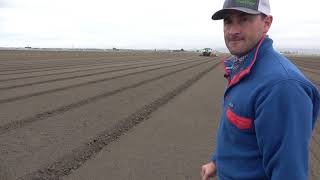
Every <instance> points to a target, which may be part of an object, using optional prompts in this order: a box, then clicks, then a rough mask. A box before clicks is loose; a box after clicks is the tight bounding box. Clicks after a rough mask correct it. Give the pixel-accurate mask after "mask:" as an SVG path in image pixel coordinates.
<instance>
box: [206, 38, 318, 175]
mask: <svg viewBox="0 0 320 180" xmlns="http://www.w3.org/2000/svg"><path fill="white" fill-rule="evenodd" d="M223 62H224V65H225V70H226V74H227V78H228V80H229V83H228V86H227V88H226V90H225V93H224V102H223V111H222V115H221V120H220V125H219V129H218V132H217V144H216V152H215V153H214V155H213V156H212V160H213V161H214V162H215V163H216V165H217V174H218V177H219V180H231V179H234V180H266V179H270V180H284V179H290V180H307V179H308V164H309V163H308V155H309V154H308V152H309V151H308V148H309V144H310V140H311V136H312V130H313V128H314V127H315V122H316V120H317V116H318V112H319V98H320V95H319V91H318V89H317V88H316V86H315V85H313V83H312V82H310V81H309V80H308V79H307V78H306V77H305V76H304V75H303V74H302V73H301V72H300V71H299V70H298V69H297V67H296V66H295V65H293V64H292V63H291V62H290V61H289V60H288V59H287V58H285V57H284V56H282V55H281V54H279V53H278V52H276V51H275V50H274V49H273V47H272V40H271V39H270V38H269V37H265V38H263V39H262V40H261V41H260V43H259V44H258V45H257V47H255V48H254V49H253V50H251V51H250V52H249V54H248V56H247V58H246V59H245V61H244V64H243V65H242V66H241V67H240V70H239V71H238V72H232V71H231V66H232V64H233V61H231V60H230V59H226V60H224V61H223Z"/></svg>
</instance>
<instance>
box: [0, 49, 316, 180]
mask: <svg viewBox="0 0 320 180" xmlns="http://www.w3.org/2000/svg"><path fill="white" fill-rule="evenodd" d="M290 58H291V59H292V60H293V62H294V63H295V64H296V65H297V66H298V67H299V68H300V69H301V70H302V71H303V72H304V74H305V75H306V76H307V77H309V78H310V80H312V81H313V82H314V84H316V85H317V86H318V87H320V72H319V69H320V57H316V56H292V57H290ZM225 85H226V80H225V79H224V78H223V67H221V64H220V58H219V57H202V56H199V55H198V54H196V53H190V52H152V51H149V52H148V51H128V52H121V51H120V52H103V51H35V50H26V51H24V50H2V51H0V160H1V161H0V162H1V164H0V179H8V180H10V179H25V180H31V179H32V180H33V179H63V180H78V179H79V180H88V179H94V180H100V179H101V180H106V179H110V180H114V179H117V180H118V179H121V180H122V179H137V180H143V179H174V180H176V179H200V167H201V165H202V164H204V163H206V162H207V161H209V160H210V156H211V153H212V152H213V150H214V149H215V135H216V132H215V131H216V129H217V126H218V123H219V117H220V108H221V99H222V96H223V91H224V87H225ZM319 152H320V123H318V124H317V126H316V128H315V130H314V133H313V137H312V143H311V147H310V159H311V161H310V167H311V168H310V176H311V177H310V179H313V180H316V179H320V153H319Z"/></svg>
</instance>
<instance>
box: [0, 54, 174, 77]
mask: <svg viewBox="0 0 320 180" xmlns="http://www.w3.org/2000/svg"><path fill="white" fill-rule="evenodd" d="M166 60H170V59H164V60H161V61H160V62H165V61H166ZM171 60H172V59H171ZM158 62H159V61H158ZM170 62H177V61H170ZM147 63H149V64H150V61H143V62H136V63H126V64H113V65H109V63H107V64H99V65H94V66H86V67H85V68H84V69H80V70H79V69H78V70H72V71H66V72H55V73H48V72H47V71H46V74H40V75H30V76H22V77H15V78H8V79H0V82H6V81H12V80H21V79H29V78H38V77H46V76H53V75H63V74H70V73H76V72H86V71H91V70H99V69H107V68H113V67H120V66H130V65H137V64H147ZM104 65H109V66H104ZM96 66H97V67H96ZM101 66H102V67H101ZM73 69H76V68H73ZM59 70H60V69H59ZM59 70H55V71H59Z"/></svg>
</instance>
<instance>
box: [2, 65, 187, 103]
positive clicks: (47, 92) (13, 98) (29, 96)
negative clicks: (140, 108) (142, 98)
mask: <svg viewBox="0 0 320 180" xmlns="http://www.w3.org/2000/svg"><path fill="white" fill-rule="evenodd" d="M187 63H190V62H183V63H179V64H175V65H168V66H162V67H158V68H152V69H147V70H143V71H138V72H133V73H128V74H124V75H119V76H114V77H109V78H103V79H98V80H94V81H89V82H84V83H80V84H75V85H71V86H66V87H62V88H56V89H50V90H46V91H40V92H36V93H31V94H26V95H22V96H16V97H11V98H6V99H1V100H0V104H3V103H9V102H14V101H18V100H22V99H26V98H31V97H35V96H40V95H43V94H49V93H55V92H58V91H64V90H68V89H72V88H76V87H81V86H86V85H91V84H96V83H100V82H105V81H110V80H114V79H118V78H123V77H127V76H132V75H136V74H141V73H145V72H150V71H154V70H159V69H163V68H169V67H174V66H178V65H182V64H187Z"/></svg>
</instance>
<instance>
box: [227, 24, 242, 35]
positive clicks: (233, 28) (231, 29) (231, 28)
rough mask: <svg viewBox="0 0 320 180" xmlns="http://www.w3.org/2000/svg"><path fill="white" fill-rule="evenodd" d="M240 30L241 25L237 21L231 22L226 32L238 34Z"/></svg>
mask: <svg viewBox="0 0 320 180" xmlns="http://www.w3.org/2000/svg"><path fill="white" fill-rule="evenodd" d="M240 32H241V27H240V25H239V24H237V23H233V24H231V25H230V26H229V29H228V33H229V34H232V35H234V34H239V33H240Z"/></svg>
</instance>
